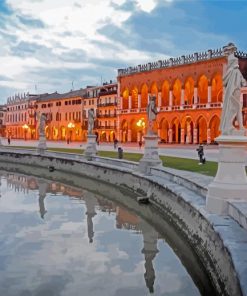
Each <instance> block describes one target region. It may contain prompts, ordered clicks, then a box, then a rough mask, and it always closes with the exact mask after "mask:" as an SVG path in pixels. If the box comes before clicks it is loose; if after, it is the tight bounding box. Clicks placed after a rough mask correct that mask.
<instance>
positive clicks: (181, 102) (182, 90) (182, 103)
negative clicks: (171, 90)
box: [180, 88, 184, 106]
mask: <svg viewBox="0 0 247 296" xmlns="http://www.w3.org/2000/svg"><path fill="white" fill-rule="evenodd" d="M180 105H181V106H183V105H184V89H183V88H182V89H181V101H180Z"/></svg>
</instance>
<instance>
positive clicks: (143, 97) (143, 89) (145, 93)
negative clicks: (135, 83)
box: [141, 83, 148, 108]
mask: <svg viewBox="0 0 247 296" xmlns="http://www.w3.org/2000/svg"><path fill="white" fill-rule="evenodd" d="M147 104H148V86H147V84H146V83H144V84H143V85H142V87H141V108H146V107H147Z"/></svg>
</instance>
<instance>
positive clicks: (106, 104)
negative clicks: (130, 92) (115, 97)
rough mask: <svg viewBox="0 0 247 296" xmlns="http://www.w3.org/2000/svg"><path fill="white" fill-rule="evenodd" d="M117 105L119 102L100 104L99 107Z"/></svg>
mask: <svg viewBox="0 0 247 296" xmlns="http://www.w3.org/2000/svg"><path fill="white" fill-rule="evenodd" d="M110 106H117V102H112V103H103V104H98V107H110Z"/></svg>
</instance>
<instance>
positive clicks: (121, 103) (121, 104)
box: [120, 97, 123, 110]
mask: <svg viewBox="0 0 247 296" xmlns="http://www.w3.org/2000/svg"><path fill="white" fill-rule="evenodd" d="M120 110H123V97H120Z"/></svg>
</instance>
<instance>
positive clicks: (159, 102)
mask: <svg viewBox="0 0 247 296" xmlns="http://www.w3.org/2000/svg"><path fill="white" fill-rule="evenodd" d="M158 107H161V92H159V93H158Z"/></svg>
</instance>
